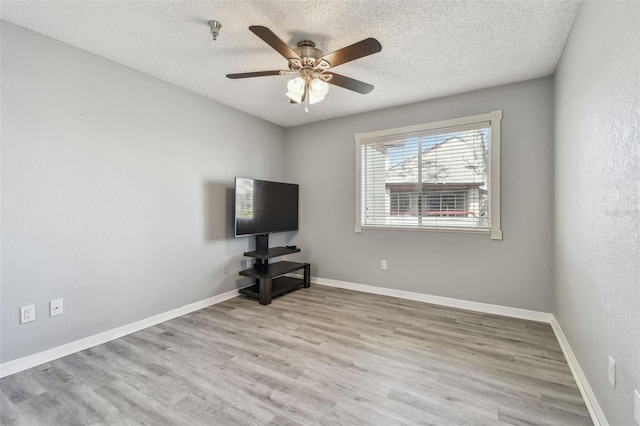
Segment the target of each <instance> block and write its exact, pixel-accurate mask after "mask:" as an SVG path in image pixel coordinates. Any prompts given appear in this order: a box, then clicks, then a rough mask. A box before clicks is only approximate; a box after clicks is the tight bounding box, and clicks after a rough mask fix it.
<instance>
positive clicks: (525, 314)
mask: <svg viewBox="0 0 640 426" xmlns="http://www.w3.org/2000/svg"><path fill="white" fill-rule="evenodd" d="M292 276H294V275H292ZM295 276H297V277H299V278H302V275H295ZM311 282H313V283H316V284H321V285H326V286H329V287H337V288H343V289H346V290H355V291H361V292H363V293H372V294H379V295H382V296H391V297H397V298H399V299H408V300H415V301H417V302H424V303H432V304H434V305H441V306H449V307H452V308H459V309H466V310H468V311H476V312H483V313H486V314H494V315H502V316H506V317H512V318H520V319H526V320H530V321H538V322H546V323H550V322H551V319H552V318H553V314H550V313H548V312H540V311H532V310H528V309H520V308H511V307H508V306H502V305H492V304H490V303H480V302H472V301H469V300H462V299H454V298H451V297H443V296H434V295H431V294H424V293H416V292H412V291H404V290H395V289H391V288H385V287H376V286H372V285H366V284H356V283H350V282H346V281H337V280H330V279H327V278H319V277H311Z"/></svg>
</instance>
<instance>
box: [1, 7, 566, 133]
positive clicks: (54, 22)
mask: <svg viewBox="0 0 640 426" xmlns="http://www.w3.org/2000/svg"><path fill="white" fill-rule="evenodd" d="M578 6H579V2H578V1H561V0H555V1H542V0H535V1H522V0H509V1H494V0H488V1H401V0H397V1H329V0H325V1H232V0H228V1H186V2H185V1H130V2H129V1H126V2H125V1H95V2H94V1H4V0H3V1H2V3H1V9H0V17H1V18H2V19H4V20H6V21H9V22H12V23H14V24H17V25H20V26H23V27H25V28H28V29H31V30H33V31H36V32H38V33H41V34H44V35H47V36H49V37H52V38H54V39H57V40H61V41H63V42H65V43H68V44H70V45H72V46H76V47H79V48H81V49H84V50H86V51H89V52H92V53H94V54H96V55H99V56H102V57H104V58H107V59H110V60H112V61H115V62H117V63H120V64H123V65H126V66H128V67H130V68H133V69H135V70H138V71H141V72H144V73H146V74H149V75H152V76H154V77H157V78H159V79H161V80H164V81H167V82H169V83H172V84H175V85H177V86H180V87H183V88H185V89H188V90H191V91H193V92H195V93H199V94H201V95H202V96H205V97H207V98H210V99H213V100H216V101H218V102H221V103H223V104H225V105H228V106H231V107H234V108H237V109H239V110H241V111H244V112H247V113H249V114H252V115H255V116H257V117H260V118H263V119H265V120H268V121H271V122H273V123H276V124H279V125H281V126H285V127H290V126H295V125H299V124H304V123H310V122H313V121H320V120H325V119H329V118H335V117H341V116H346V115H351V114H355V113H360V112H365V111H371V110H376V109H380V108H385V107H391V106H397V105H403V104H408V103H413V102H419V101H423V100H427V99H434V98H438V97H442V96H447V95H453V94H457V93H462V92H467V91H470V90H477V89H482V88H486V87H492V86H497V85H502V84H507V83H512V82H517V81H523V80H528V79H532V78H537V77H543V76H547V75H550V74H552V73H553V72H554V71H555V68H556V66H557V63H558V60H559V58H560V54H561V53H562V49H563V47H564V44H565V42H566V40H567V36H568V34H569V31H570V30H571V26H572V24H573V20H574V18H575V15H576V13H577V9H578ZM210 19H216V20H218V21H220V22H221V23H222V30H221V32H220V36H219V37H218V40H217V41H213V40H212V39H211V35H210V30H209V27H208V25H207V22H208V21H209V20H210ZM250 25H263V26H266V27H269V28H270V29H271V30H272V31H273V32H274V33H275V34H277V35H278V36H279V37H280V38H281V39H282V40H284V41H285V42H286V43H288V44H289V45H291V46H295V44H296V43H297V42H298V41H300V40H302V39H310V40H313V41H314V42H315V43H316V47H318V48H319V49H320V50H322V51H323V52H324V53H329V52H332V51H334V50H337V49H340V48H342V47H345V46H347V45H350V44H352V43H355V42H357V41H360V40H362V39H364V38H367V37H374V38H376V39H377V40H378V41H380V43H381V44H382V51H381V52H380V53H377V54H375V55H372V56H368V57H366V58H362V59H359V60H357V61H354V62H351V63H348V64H344V65H341V66H339V67H337V68H336V69H335V71H336V72H337V73H340V74H342V75H345V76H348V77H352V78H355V79H358V80H362V81H364V82H366V83H370V84H373V85H374V86H375V89H374V90H373V91H372V92H371V93H369V94H367V95H361V94H358V93H355V92H351V91H348V90H346V89H343V88H340V87H336V86H331V90H330V91H329V94H328V95H327V97H326V99H325V101H323V102H321V103H318V104H315V105H312V106H311V108H310V109H311V113H310V114H308V115H307V114H305V113H304V112H303V109H302V107H301V106H300V105H291V104H289V102H288V98H287V97H286V96H285V92H286V83H287V81H288V80H289V79H290V78H291V77H287V76H270V77H258V78H252V79H243V80H230V79H227V78H226V77H225V75H226V74H228V73H240V72H248V71H262V70H276V69H285V68H286V60H285V59H284V58H282V57H281V56H280V55H279V54H278V53H277V52H276V51H274V50H272V49H271V48H270V47H269V46H268V45H267V44H265V43H264V42H263V41H262V40H260V39H259V38H258V37H256V36H255V35H254V34H253V33H251V32H250V31H249V30H248V27H249V26H250Z"/></svg>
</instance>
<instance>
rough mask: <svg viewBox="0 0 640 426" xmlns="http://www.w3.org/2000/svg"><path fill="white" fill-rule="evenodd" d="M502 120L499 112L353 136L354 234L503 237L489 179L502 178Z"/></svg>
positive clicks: (494, 189)
mask: <svg viewBox="0 0 640 426" xmlns="http://www.w3.org/2000/svg"><path fill="white" fill-rule="evenodd" d="M500 118H501V114H500V112H499V111H498V112H495V113H491V114H484V115H481V116H473V117H467V118H462V119H455V120H448V121H445V122H438V123H431V124H423V125H418V126H410V127H405V128H401V129H390V130H383V131H377V132H369V133H359V134H357V135H356V145H357V150H358V152H357V158H358V168H359V170H358V172H357V178H358V181H357V188H358V199H357V200H356V207H357V209H356V210H357V217H356V230H361V229H362V228H365V229H366V228H401V229H438V230H452V231H456V230H458V231H469V232H491V233H492V238H496V239H500V238H501V231H500V228H499V214H500V213H499V179H493V180H492V174H493V173H498V176H497V177H498V178H499V133H500V130H499V123H500ZM496 133H497V135H496ZM496 136H497V137H496ZM492 150H493V151H494V152H493V153H492ZM496 150H497V151H496ZM496 194H497V195H496ZM496 214H497V216H498V217H497V218H492V216H494V215H496Z"/></svg>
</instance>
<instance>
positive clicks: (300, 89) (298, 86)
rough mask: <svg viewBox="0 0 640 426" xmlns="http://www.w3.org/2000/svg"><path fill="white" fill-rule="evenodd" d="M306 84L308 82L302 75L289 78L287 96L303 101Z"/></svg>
mask: <svg viewBox="0 0 640 426" xmlns="http://www.w3.org/2000/svg"><path fill="white" fill-rule="evenodd" d="M305 86H306V83H305V81H304V79H303V78H302V77H296V78H294V79H292V80H289V82H288V83H287V89H288V90H289V91H288V92H287V96H288V97H289V98H290V99H292V100H294V101H296V102H298V103H300V102H302V96H303V95H304V90H305Z"/></svg>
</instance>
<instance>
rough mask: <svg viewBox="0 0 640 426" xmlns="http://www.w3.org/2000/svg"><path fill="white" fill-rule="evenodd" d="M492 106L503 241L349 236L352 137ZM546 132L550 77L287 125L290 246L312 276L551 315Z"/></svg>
mask: <svg viewBox="0 0 640 426" xmlns="http://www.w3.org/2000/svg"><path fill="white" fill-rule="evenodd" d="M333 90H341V89H339V88H336V89H333ZM353 96H360V95H357V94H354V95H353ZM499 109H501V110H503V113H504V115H503V120H502V139H501V140H502V200H503V204H502V220H503V223H502V229H503V231H504V240H503V241H492V240H491V239H490V238H489V236H487V235H476V234H454V233H440V232H412V231H388V230H386V231H382V230H363V232H362V234H356V233H355V232H354V225H355V213H354V212H355V143H354V134H355V133H357V132H368V131H374V130H381V129H387V128H394V127H400V126H406V125H413V124H420V123H428V122H432V121H439V120H445V119H451V118H457V117H464V116H470V115H475V114H483V113H488V112H491V111H493V110H499ZM311 113H312V114H313V111H312V112H311ZM552 131H553V80H552V78H550V77H549V78H543V79H538V80H532V81H527V82H524V83H518V84H512V85H508V86H502V87H496V88H493V89H487V90H482V91H477V92H472V93H466V94H462V95H459V96H453V97H448V98H444V99H439V100H434V101H431V102H423V103H418V104H413V105H407V106H402V107H397V108H391V109H385V110H380V111H374V112H370V113H366V114H360V115H356V116H351V117H346V118H341V119H335V120H330V121H324V122H321V123H315V124H309V125H304V126H299V127H294V128H289V129H287V130H286V144H287V147H286V153H287V170H288V177H289V179H290V180H291V181H293V182H297V183H299V184H300V197H301V206H300V225H301V231H300V232H299V234H298V235H297V236H296V237H295V238H294V242H295V243H296V244H297V245H299V246H300V247H301V248H302V256H303V257H305V258H306V259H308V261H309V262H311V264H312V275H314V276H318V277H321V278H328V279H333V280H340V281H347V282H354V283H361V284H369V285H374V286H380V287H387V288H393V289H398V290H406V291H413V292H419V293H426V294H432V295H438V296H446V297H453V298H459V299H464V300H471V301H476V302H484V303H492V304H498V305H505V306H510V307H516V308H524V309H532V310H538V311H544V312H551V305H552V304H551V282H552V272H551V265H552V216H553V210H552V202H553V196H552V193H553V190H552V180H553V179H552V174H553V166H552V150H553V149H552ZM382 259H385V260H387V262H388V269H387V270H385V271H383V270H381V269H380V260H382Z"/></svg>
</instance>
